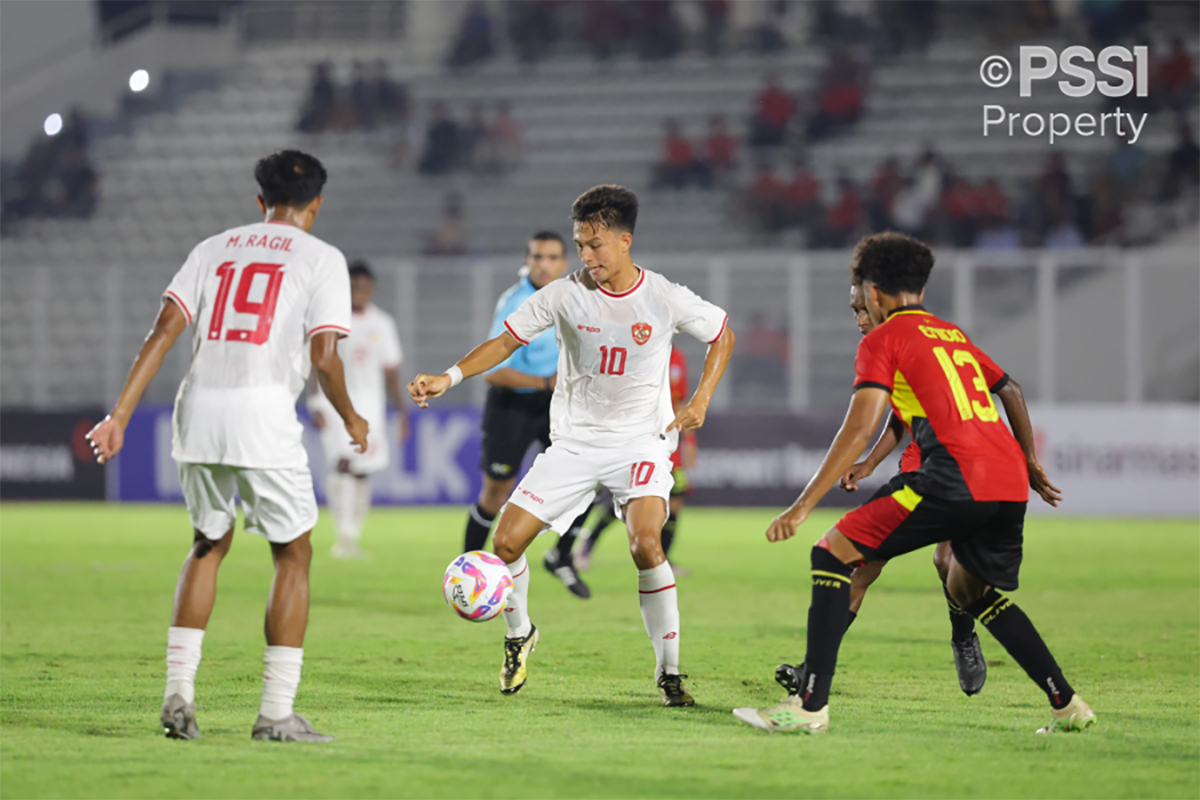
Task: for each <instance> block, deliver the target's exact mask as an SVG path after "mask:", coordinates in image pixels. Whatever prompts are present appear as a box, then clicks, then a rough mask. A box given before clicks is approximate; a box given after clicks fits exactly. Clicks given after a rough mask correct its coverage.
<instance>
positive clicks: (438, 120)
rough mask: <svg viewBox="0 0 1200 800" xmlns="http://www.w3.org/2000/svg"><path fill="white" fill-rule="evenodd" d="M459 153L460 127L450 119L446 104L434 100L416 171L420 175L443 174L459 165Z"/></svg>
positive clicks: (460, 147) (460, 149) (460, 143)
mask: <svg viewBox="0 0 1200 800" xmlns="http://www.w3.org/2000/svg"><path fill="white" fill-rule="evenodd" d="M461 153H462V132H461V129H460V128H459V125H458V123H457V122H455V121H454V120H453V119H451V117H450V112H449V111H448V110H447V109H446V104H445V103H444V102H442V101H441V100H436V101H434V103H433V105H432V109H431V113H430V119H429V128H428V129H427V131H426V134H425V149H424V151H423V152H422V154H421V161H420V163H419V164H418V165H417V171H418V172H420V173H421V174H422V175H445V174H446V173H449V172H452V171H454V170H455V169H456V168H457V167H458V166H459V156H460V154H461Z"/></svg>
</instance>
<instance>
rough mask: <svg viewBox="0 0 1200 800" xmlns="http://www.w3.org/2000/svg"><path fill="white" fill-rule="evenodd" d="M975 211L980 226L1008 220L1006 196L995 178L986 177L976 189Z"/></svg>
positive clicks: (993, 224)
mask: <svg viewBox="0 0 1200 800" xmlns="http://www.w3.org/2000/svg"><path fill="white" fill-rule="evenodd" d="M975 213H976V215H977V216H978V219H979V225H980V226H981V227H985V228H988V227H995V226H999V225H1003V224H1005V223H1007V222H1009V214H1008V198H1007V197H1006V196H1005V195H1004V190H1002V189H1001V188H1000V184H999V183H997V182H996V179H995V178H988V179H987V180H986V181H984V182H983V185H982V186H980V187H979V189H978V190H977V191H976V193H975Z"/></svg>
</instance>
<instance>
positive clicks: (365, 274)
mask: <svg viewBox="0 0 1200 800" xmlns="http://www.w3.org/2000/svg"><path fill="white" fill-rule="evenodd" d="M350 277H351V279H353V278H370V279H371V280H375V273H374V272H371V267H370V266H368V265H367V262H366V261H363V260H362V259H361V258H358V259H355V260H354V261H351V262H350Z"/></svg>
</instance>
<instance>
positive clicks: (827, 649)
mask: <svg viewBox="0 0 1200 800" xmlns="http://www.w3.org/2000/svg"><path fill="white" fill-rule="evenodd" d="M853 571H854V568H853V567H851V566H849V565H848V564H843V563H842V562H841V561H838V560H837V558H835V557H834V555H833V554H832V553H830V552H829V551H828V550H826V549H824V548H822V547H814V548H813V549H812V605H810V606H809V607H808V652H807V653H806V654H805V656H804V663H806V664H808V685H807V686H805V687H804V690H803V691H802V692H801V696H802V697H803V698H804V708H805V710H806V711H820V710H821V709H822V708H824V707H825V706H827V705H829V687H830V686H831V685H832V684H833V671H834V668H835V667H836V666H837V654H838V647H840V646H841V644H842V636H843V635H844V634H845V633H846V626H847V625H848V624H849V619H850V573H851V572H853Z"/></svg>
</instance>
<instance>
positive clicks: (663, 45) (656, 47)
mask: <svg viewBox="0 0 1200 800" xmlns="http://www.w3.org/2000/svg"><path fill="white" fill-rule="evenodd" d="M631 5H632V6H633V11H634V15H635V22H634V24H633V38H634V47H635V49H636V50H637V54H638V57H639V58H641V59H642V60H643V61H663V60H666V59H670V58H674V57H675V56H676V55H678V53H679V50H680V49H681V48H682V47H683V29H682V28H681V27H680V25H679V20H678V19H676V17H675V11H674V9H673V8H672V5H671V0H638V2H637V3H633V4H631Z"/></svg>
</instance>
